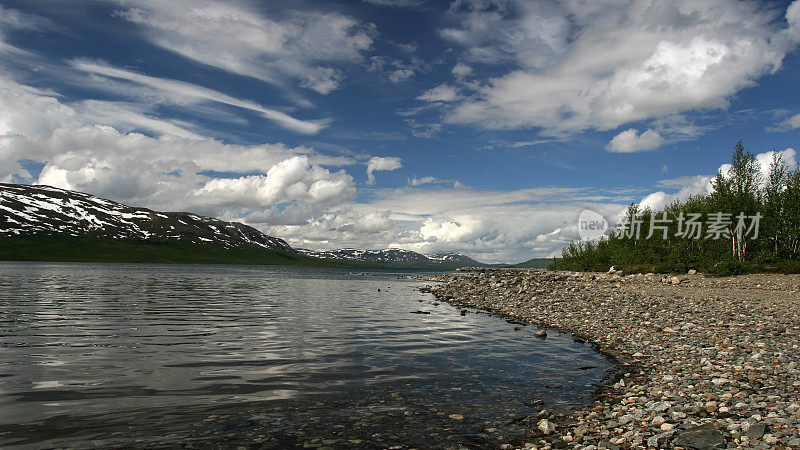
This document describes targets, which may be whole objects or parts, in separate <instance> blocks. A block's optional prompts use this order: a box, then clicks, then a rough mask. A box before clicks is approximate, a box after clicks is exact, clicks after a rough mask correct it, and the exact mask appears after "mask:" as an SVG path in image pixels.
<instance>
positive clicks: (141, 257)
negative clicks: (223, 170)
mask: <svg viewBox="0 0 800 450" xmlns="http://www.w3.org/2000/svg"><path fill="white" fill-rule="evenodd" d="M0 260H4V261H75V262H120V263H181V264H254V265H276V264H281V265H319V266H345V265H348V264H343V263H337V262H333V261H325V260H320V259H315V258H307V257H304V256H301V255H298V254H295V253H289V252H281V251H275V250H267V249H265V248H263V247H259V246H257V245H242V246H239V247H233V248H225V247H222V246H219V245H215V244H211V243H208V244H201V243H193V242H176V241H166V240H163V241H161V240H138V239H112V238H97V237H71V236H63V235H49V236H48V235H32V236H2V237H0Z"/></svg>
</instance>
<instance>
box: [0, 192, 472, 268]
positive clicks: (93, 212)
mask: <svg viewBox="0 0 800 450" xmlns="http://www.w3.org/2000/svg"><path fill="white" fill-rule="evenodd" d="M4 236H5V237H9V238H10V237H14V236H17V237H20V238H30V237H35V236H49V237H51V238H52V237H55V238H56V239H58V241H59V242H61V241H64V240H63V239H60V238H58V237H59V236H63V237H65V238H81V239H83V238H92V239H93V238H98V239H100V240H104V241H105V242H109V241H113V242H117V243H119V242H129V243H130V242H142V243H145V242H148V243H155V242H159V243H162V244H163V243H166V244H170V243H177V244H185V245H189V246H190V247H192V248H197V247H193V246H192V245H193V244H211V245H212V246H214V247H215V248H217V249H219V250H220V251H223V252H228V250H229V249H230V250H233V249H242V248H253V247H252V246H258V247H262V248H264V249H268V250H273V251H277V252H278V253H280V254H282V255H290V258H294V259H295V260H296V261H305V263H311V264H314V262H313V261H314V260H309V259H307V258H304V256H307V257H310V258H320V259H324V260H333V261H343V262H353V263H360V264H374V265H392V266H403V267H447V268H454V267H463V266H479V265H482V264H481V263H479V262H477V261H475V260H473V259H472V258H469V257H467V256H464V255H461V254H458V253H440V254H435V255H427V256H426V255H423V254H420V253H417V252H412V251H408V250H401V249H395V248H391V249H385V250H356V249H341V250H331V251H312V250H306V249H298V250H295V249H293V248H292V247H291V246H289V244H287V243H286V242H285V241H284V240H283V239H280V238H276V237H272V236H267V235H265V234H263V233H261V232H260V231H258V230H256V229H255V228H253V227H250V226H248V225H244V224H242V223H238V222H226V221H223V220H219V219H214V218H210V217H203V216H199V215H197V214H192V213H187V212H159V211H153V210H150V209H146V208H134V207H131V206H127V205H124V204H122V203H117V202H114V201H110V200H105V199H102V198H98V197H95V196H93V195H89V194H84V193H81V192H74V191H68V190H64V189H58V188H54V187H50V186H29V185H20V184H5V183H0V237H4ZM48 242H49V241H48ZM46 245H49V244H46ZM168 246H169V245H168ZM162 247H163V246H162ZM115 248H116V247H115ZM203 248H205V247H203ZM25 251H26V250H25V248H22V252H25ZM176 251H181V250H176ZM15 255H16V256H15V257H19V253H17V254H15ZM108 259H109V258H108V257H106V260H108ZM112 259H113V258H112ZM281 261H283V260H281ZM296 261H295V262H296ZM245 262H247V261H245ZM284 262H287V261H284ZM277 263H281V262H277Z"/></svg>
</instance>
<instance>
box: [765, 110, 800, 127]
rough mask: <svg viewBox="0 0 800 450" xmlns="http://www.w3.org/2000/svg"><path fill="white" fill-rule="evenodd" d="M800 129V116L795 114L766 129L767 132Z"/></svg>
mask: <svg viewBox="0 0 800 450" xmlns="http://www.w3.org/2000/svg"><path fill="white" fill-rule="evenodd" d="M798 128H800V114H795V115H793V116H791V117H789V118H787V119H785V120H783V121H782V122H781V123H779V124H778V125H777V126H775V127H771V128H768V129H767V131H790V130H796V129H798Z"/></svg>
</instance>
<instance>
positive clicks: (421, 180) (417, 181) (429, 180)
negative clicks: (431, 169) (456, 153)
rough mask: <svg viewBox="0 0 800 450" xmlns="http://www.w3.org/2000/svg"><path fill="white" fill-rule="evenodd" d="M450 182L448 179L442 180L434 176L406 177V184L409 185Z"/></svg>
mask: <svg viewBox="0 0 800 450" xmlns="http://www.w3.org/2000/svg"><path fill="white" fill-rule="evenodd" d="M442 183H450V180H442V179H440V178H436V177H419V178H417V177H414V178H409V179H408V184H409V185H411V186H422V185H423V184H442Z"/></svg>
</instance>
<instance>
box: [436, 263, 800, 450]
mask: <svg viewBox="0 0 800 450" xmlns="http://www.w3.org/2000/svg"><path fill="white" fill-rule="evenodd" d="M427 279H429V280H431V281H438V282H443V284H437V285H434V286H428V287H426V288H425V289H426V290H428V291H430V292H432V293H433V294H434V295H435V296H436V297H437V298H438V299H439V300H440V301H446V302H449V303H451V304H453V305H456V306H458V307H460V308H477V309H481V310H486V311H490V312H492V313H495V314H500V315H503V316H505V317H507V318H510V319H514V320H518V321H523V322H527V323H532V324H536V325H538V326H539V327H540V328H541V329H542V330H543V331H545V330H546V329H548V328H553V329H557V330H560V331H565V332H569V333H572V334H573V335H574V336H575V337H576V338H578V339H583V340H586V341H589V342H592V343H594V344H595V345H596V348H597V349H598V350H599V351H602V352H604V353H605V354H607V355H608V356H609V357H610V358H613V359H615V360H616V362H617V363H618V364H619V365H620V368H621V372H622V373H623V375H622V377H621V378H619V379H617V380H614V381H612V382H611V383H610V384H609V385H607V386H605V387H604V388H602V389H600V390H599V392H598V395H597V400H596V401H594V402H593V403H592V404H590V405H588V406H586V407H584V408H582V409H579V410H577V411H574V412H573V413H571V414H569V415H563V416H553V417H550V418H549V420H547V419H542V420H547V422H546V424H547V425H544V422H543V421H542V420H533V421H532V422H531V430H530V433H531V437H530V438H529V439H528V440H527V441H526V443H525V444H521V443H510V444H509V446H508V447H506V448H525V446H526V445H527V446H528V447H527V448H581V449H596V448H647V447H659V448H661V447H684V448H720V447H721V448H724V447H745V448H748V447H750V448H776V447H779V448H780V447H783V448H797V447H798V446H800V430H799V429H798V428H799V427H800V373H799V372H798V370H800V368H798V365H799V364H800V339H798V337H800V276H798V275H778V274H767V275H764V274H761V275H744V276H739V277H731V278H707V277H704V276H703V275H702V274H697V273H695V274H687V275H683V276H678V277H672V276H670V277H662V276H660V275H654V274H646V275H643V274H638V275H629V276H622V274H621V273H619V272H617V271H614V272H613V273H609V274H598V273H574V272H551V271H540V270H518V269H484V270H481V271H479V272H477V273H462V274H457V275H440V276H432V277H430V276H429V277H427ZM542 338H546V337H545V336H542ZM531 445H533V447H531Z"/></svg>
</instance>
